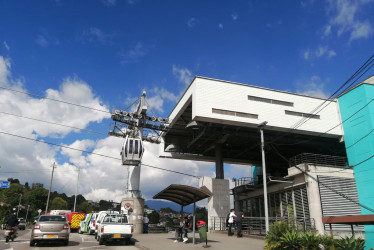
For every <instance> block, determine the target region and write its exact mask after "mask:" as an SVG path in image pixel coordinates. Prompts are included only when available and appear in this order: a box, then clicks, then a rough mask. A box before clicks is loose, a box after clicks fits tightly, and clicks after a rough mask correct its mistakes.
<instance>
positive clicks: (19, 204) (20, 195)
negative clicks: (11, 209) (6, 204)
mask: <svg viewBox="0 0 374 250" xmlns="http://www.w3.org/2000/svg"><path fill="white" fill-rule="evenodd" d="M21 198H22V194H19V202H18V209H17V218H18V212H19V207H20V206H21Z"/></svg>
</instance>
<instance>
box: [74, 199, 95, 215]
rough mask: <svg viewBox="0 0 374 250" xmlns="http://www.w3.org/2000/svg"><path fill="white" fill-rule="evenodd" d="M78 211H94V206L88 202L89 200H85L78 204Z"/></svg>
mask: <svg viewBox="0 0 374 250" xmlns="http://www.w3.org/2000/svg"><path fill="white" fill-rule="evenodd" d="M77 211H79V212H83V213H89V212H92V211H93V207H92V205H91V204H90V203H88V202H87V201H84V202H82V203H81V204H80V205H79V206H78V209H77Z"/></svg>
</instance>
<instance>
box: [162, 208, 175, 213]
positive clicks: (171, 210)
mask: <svg viewBox="0 0 374 250" xmlns="http://www.w3.org/2000/svg"><path fill="white" fill-rule="evenodd" d="M160 212H164V213H174V214H176V213H178V212H176V211H174V210H173V209H171V208H170V207H163V208H161V209H160Z"/></svg>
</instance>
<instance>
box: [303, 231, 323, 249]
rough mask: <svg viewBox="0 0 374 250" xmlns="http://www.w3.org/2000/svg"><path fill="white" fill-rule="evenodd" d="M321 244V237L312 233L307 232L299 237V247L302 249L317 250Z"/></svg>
mask: <svg viewBox="0 0 374 250" xmlns="http://www.w3.org/2000/svg"><path fill="white" fill-rule="evenodd" d="M320 242H321V237H319V236H318V235H317V234H315V233H312V232H307V233H305V234H301V235H300V245H301V246H302V248H303V249H308V250H309V249H310V250H311V249H318V245H319V244H320Z"/></svg>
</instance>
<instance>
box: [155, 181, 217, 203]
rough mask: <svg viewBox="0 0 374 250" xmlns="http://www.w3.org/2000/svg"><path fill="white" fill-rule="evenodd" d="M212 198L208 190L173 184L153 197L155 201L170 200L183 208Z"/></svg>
mask: <svg viewBox="0 0 374 250" xmlns="http://www.w3.org/2000/svg"><path fill="white" fill-rule="evenodd" d="M210 196H212V193H210V192H209V191H208V190H207V189H201V188H195V187H191V186H186V185H177V184H171V185H170V186H168V187H167V188H165V189H164V190H162V191H161V192H159V193H158V194H156V195H155V196H153V199H163V200H168V201H172V202H175V203H177V204H179V205H181V206H187V205H190V204H192V203H194V202H197V201H200V200H203V199H205V198H208V197H210Z"/></svg>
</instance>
